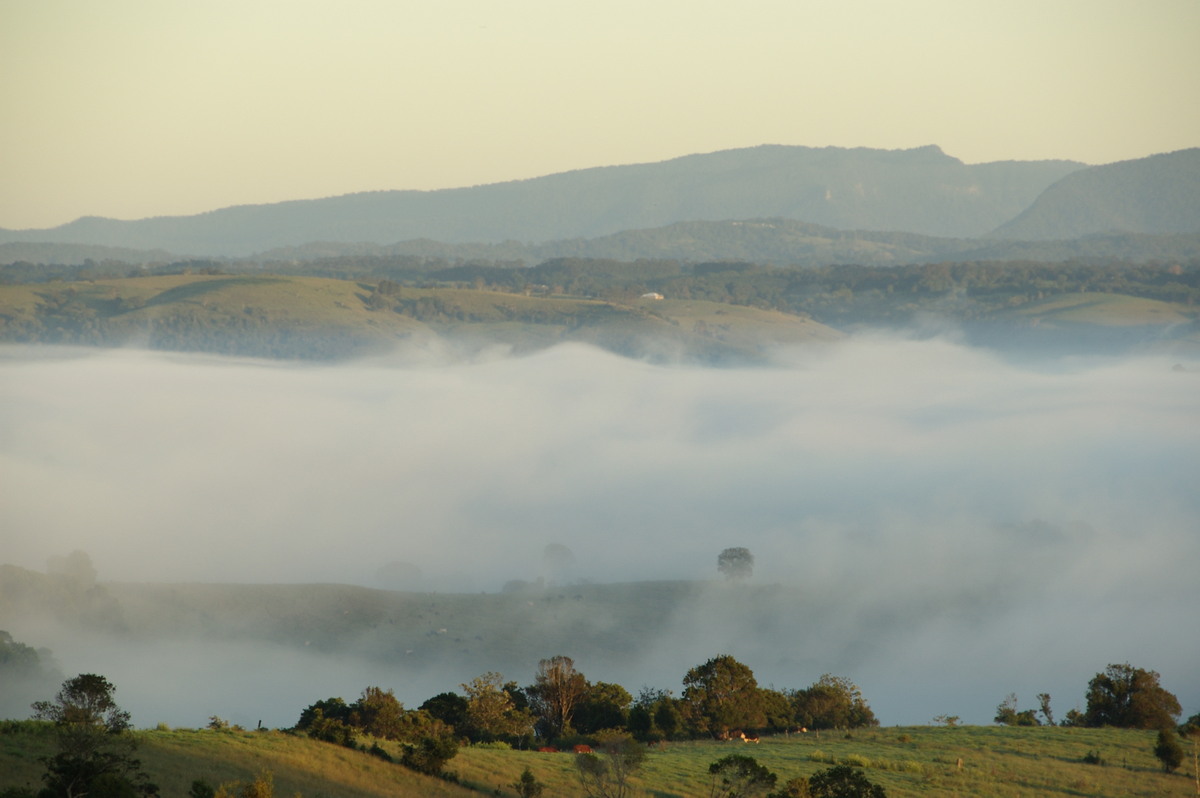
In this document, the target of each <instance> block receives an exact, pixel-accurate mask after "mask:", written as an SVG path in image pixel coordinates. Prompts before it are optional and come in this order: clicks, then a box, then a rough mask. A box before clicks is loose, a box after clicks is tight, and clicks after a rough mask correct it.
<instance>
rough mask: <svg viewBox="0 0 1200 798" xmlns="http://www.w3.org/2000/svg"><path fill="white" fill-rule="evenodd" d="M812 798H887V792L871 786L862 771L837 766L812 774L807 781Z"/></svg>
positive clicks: (877, 786)
mask: <svg viewBox="0 0 1200 798" xmlns="http://www.w3.org/2000/svg"><path fill="white" fill-rule="evenodd" d="M808 790H809V794H810V795H811V796H812V798H887V791H886V790H884V789H883V787H881V786H880V785H878V784H872V783H871V782H870V781H869V780H868V779H867V777H866V776H864V775H863V774H862V771H859V770H855V769H853V768H849V767H846V766H845V765H838V766H837V767H832V768H830V769H829V770H822V771H821V772H820V773H814V774H813V775H812V777H811V778H810V779H809V780H808Z"/></svg>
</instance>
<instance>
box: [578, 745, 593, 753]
mask: <svg viewBox="0 0 1200 798" xmlns="http://www.w3.org/2000/svg"><path fill="white" fill-rule="evenodd" d="M575 753H577V754H590V753H592V747H591V746H590V745H577V746H575Z"/></svg>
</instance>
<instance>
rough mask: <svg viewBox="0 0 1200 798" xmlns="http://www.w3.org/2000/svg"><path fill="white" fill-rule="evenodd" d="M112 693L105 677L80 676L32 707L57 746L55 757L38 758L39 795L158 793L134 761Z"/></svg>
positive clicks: (47, 797) (124, 716)
mask: <svg viewBox="0 0 1200 798" xmlns="http://www.w3.org/2000/svg"><path fill="white" fill-rule="evenodd" d="M114 692H116V688H115V687H113V685H112V684H111V683H110V682H109V681H108V679H105V678H104V677H103V676H97V675H95V674H91V673H83V674H80V675H79V676H76V677H75V678H73V679H68V680H67V681H65V682H63V685H62V689H61V690H59V691H58V695H56V696H55V697H54V699H53V700H52V701H38V702H37V703H35V704H34V705H33V711H34V717H35V718H37V719H39V720H48V721H51V722H52V723H53V724H54V727H55V732H56V737H57V743H58V753H57V754H55V755H54V756H52V757H46V758H45V759H43V760H42V762H43V764H45V766H46V773H45V774H44V775H43V776H42V779H43V781H45V782H46V788H45V789H44V790H42V792H41V793H40V795H41V796H43V797H44V798H74V796H81V795H85V794H88V793H92V794H96V795H137V794H138V793H141V794H142V795H147V796H151V795H158V787H157V786H156V785H154V784H151V783H150V782H149V780H148V778H147V776H146V774H145V773H143V772H142V770H141V763H140V762H139V761H138V760H136V759H134V758H133V752H134V750H135V749H136V747H137V745H136V743H135V742H134V739H133V737H132V736H131V735H130V734H129V728H130V723H129V713H128V712H126V711H124V710H123V709H121V708H120V707H119V706H117V702H116V701H114V700H113V693H114Z"/></svg>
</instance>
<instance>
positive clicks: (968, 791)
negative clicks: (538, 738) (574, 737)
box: [0, 723, 1195, 798]
mask: <svg viewBox="0 0 1200 798" xmlns="http://www.w3.org/2000/svg"><path fill="white" fill-rule="evenodd" d="M47 732H48V729H47V728H46V727H44V726H41V725H40V724H33V723H4V724H0V791H2V790H4V789H6V788H8V787H22V786H32V787H37V786H38V785H39V784H40V781H39V779H40V774H41V766H40V764H39V763H38V762H37V757H39V756H44V755H46V754H47V753H49V752H50V751H51V750H52V744H53V738H52V736H50V735H49V734H48V733H47ZM136 735H137V737H138V740H139V748H138V752H137V754H138V756H139V758H140V759H141V761H142V765H143V768H144V770H145V771H146V772H147V773H148V774H149V776H150V778H151V780H152V781H154V782H155V783H156V784H158V785H159V787H160V788H161V794H162V795H164V796H182V795H186V794H187V793H188V790H189V789H190V786H191V784H192V782H193V781H194V780H196V779H204V780H206V781H208V782H209V783H210V784H212V785H214V786H216V785H219V784H224V783H229V782H234V781H240V782H242V783H246V782H249V781H251V780H253V779H254V778H255V777H256V776H258V775H260V774H263V773H269V774H271V776H272V778H273V782H274V787H275V795H278V796H281V797H282V796H293V795H297V794H298V795H301V796H305V798H315V796H342V797H343V798H374V796H380V797H381V798H382V796H390V797H392V798H407V797H408V796H414V797H415V796H447V797H450V796H469V795H480V794H486V795H501V796H513V795H516V792H515V790H513V789H512V787H511V786H510V785H511V784H512V783H513V782H514V781H516V779H517V778H518V777H519V776H520V773H521V771H522V770H523V769H524V768H526V767H528V768H529V769H530V770H531V771H532V772H533V774H534V775H535V777H536V778H537V779H538V781H540V782H541V783H543V784H545V785H546V786H547V791H546V795H554V796H564V797H565V798H575V797H576V796H583V795H585V793H584V792H583V791H582V790H581V789H580V786H579V783H578V781H577V779H576V776H575V771H574V762H573V760H574V757H573V756H572V755H571V754H565V753H557V754H545V753H537V752H533V751H517V750H502V749H498V748H496V747H491V746H484V745H480V746H466V747H463V748H460V750H459V753H458V755H457V756H456V757H455V758H454V759H452V760H450V762H449V764H448V765H447V771H450V772H453V773H454V774H456V775H457V778H458V783H452V782H449V781H445V780H442V779H437V778H431V777H427V776H421V775H418V774H416V773H413V772H411V771H409V770H406V769H405V768H403V767H401V766H400V765H397V764H392V763H389V762H386V761H384V760H383V759H381V758H378V757H375V756H372V755H370V754H368V753H364V752H361V751H354V750H350V749H347V748H343V747H340V746H337V745H333V744H331V743H323V742H317V741H313V740H310V739H308V738H306V737H303V736H297V735H292V734H287V733H283V732H280V731H229V730H226V731H211V730H199V731H197V730H183V729H180V730H146V731H140V732H137V733H136ZM1154 738H1155V733H1154V732H1151V731H1133V730H1123V729H1074V728H1056V727H1041V728H1018V727H1003V728H1001V727H970V726H968V727H954V728H948V727H941V726H938V727H932V726H924V727H906V728H901V727H892V728H881V729H868V730H855V731H854V732H853V733H851V734H843V733H833V732H828V733H822V734H820V735H818V734H816V733H812V732H810V733H808V734H792V735H790V736H784V735H779V736H775V737H765V738H763V740H762V742H761V743H760V744H757V745H747V744H744V743H740V742H724V743H722V742H715V741H714V742H705V741H701V742H680V743H669V744H667V745H665V746H663V747H661V748H652V749H649V751H648V753H647V757H646V760H645V763H644V765H643V767H642V769H641V771H640V773H639V774H638V775H637V776H636V777H635V779H634V784H635V786H636V787H637V788H638V789H639V790H640V793H639V794H641V795H644V796H653V797H654V798H701V797H702V796H707V795H708V794H709V787H710V782H709V776H708V766H709V764H711V763H712V762H715V761H716V760H718V759H721V758H722V757H725V756H728V755H729V754H743V755H748V756H752V757H754V758H755V759H756V760H757V761H758V763H759V764H761V765H765V766H766V767H768V768H769V769H770V770H771V771H772V772H774V773H775V774H776V775H777V776H778V779H779V781H778V783H779V785H780V786H782V784H783V783H784V782H786V781H787V780H789V779H792V778H795V777H797V776H811V775H812V774H814V773H817V772H819V771H821V770H824V769H826V768H829V767H830V766H832V765H834V764H851V765H853V766H856V767H860V768H862V770H863V773H864V774H865V775H866V776H867V778H869V779H870V780H871V781H872V782H874V783H876V784H880V785H882V786H883V787H884V788H885V789H886V790H887V794H888V795H889V796H891V798H905V797H906V796H945V797H946V798H950V797H951V796H959V797H966V796H980V798H983V797H985V796H986V797H987V798H1005V797H1006V796H1012V797H1013V798H1015V797H1016V796H1078V795H1089V796H1167V795H1180V796H1182V795H1191V794H1194V790H1195V785H1194V783H1193V781H1192V778H1191V774H1190V773H1188V772H1187V769H1186V768H1183V769H1181V770H1180V771H1177V772H1176V773H1175V774H1166V773H1164V772H1163V771H1162V768H1161V766H1160V765H1159V763H1158V761H1157V760H1156V759H1155V758H1154V756H1153V753H1152V749H1153V746H1154ZM379 745H380V747H382V748H383V749H384V750H386V751H388V752H389V754H392V755H395V754H396V748H397V746H396V744H394V743H388V742H386V741H380V742H379ZM1089 755H1096V756H1098V757H1099V758H1100V760H1101V762H1102V764H1089V763H1088V762H1086V761H1085V758H1086V757H1089ZM960 762H961V766H960V765H959V763H960Z"/></svg>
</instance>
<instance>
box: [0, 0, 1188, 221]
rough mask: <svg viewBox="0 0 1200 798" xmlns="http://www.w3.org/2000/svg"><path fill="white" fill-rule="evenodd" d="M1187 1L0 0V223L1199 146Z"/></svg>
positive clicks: (1089, 156) (1091, 158) (1087, 156)
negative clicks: (806, 157) (848, 152)
mask: <svg viewBox="0 0 1200 798" xmlns="http://www.w3.org/2000/svg"><path fill="white" fill-rule="evenodd" d="M1197 98H1200V0H1139V1H1138V2H1133V1H1128V2H1126V1H1122V0H999V1H994V0H895V1H894V2H892V1H887V2H885V1H883V0H877V1H875V2H868V1H867V0H829V1H828V2H826V1H825V0H814V1H809V0H741V2H738V3H736V4H735V3H733V2H732V0H722V2H711V1H706V0H609V2H606V3H597V2H577V1H576V0H360V1H358V2H355V0H337V2H332V1H331V0H279V1H274V0H272V1H269V2H253V1H252V0H236V1H235V2H231V1H229V0H205V1H204V2H190V1H189V2H182V1H180V0H104V2H95V0H0V227H8V228H23V227H46V226H52V225H57V224H62V223H64V222H68V221H70V220H72V219H75V218H77V217H79V216H82V215H97V216H109V217H115V218H125V219H129V218H140V217H145V216H154V215H171V214H190V213H198V212H202V211H206V210H212V209H214V208H219V207H224V206H227V205H234V204H243V203H260V202H276V201H280V200H286V199H301V198H309V197H321V196H329V195H335V194H345V193H349V192H354V191H368V190H378V189H413V188H415V189H433V188H446V187H452V186H462V185H472V184H478V183H490V182H496V181H500V180H509V179H516V178H526V177H536V176H538V175H543V174H548V173H552V172H559V171H565V170H568V169H579V168H586V167H590V166H602V165H608V164H621V163H639V162H646V161H657V160H663V159H666V158H672V157H676V156H679V155H686V154H689V153H694V152H710V151H713V150H720V149H727V148H731V147H744V146H753V145H756V144H764V143H773V144H800V145H807V146H827V145H836V146H867V147H881V148H888V149H894V148H903V147H915V146H921V145H924V144H938V145H940V146H941V147H942V148H943V149H944V150H945V151H946V152H947V153H948V154H950V155H953V156H955V157H957V158H960V159H962V160H963V161H966V162H967V163H978V162H984V161H993V160H1005V159H1042V158H1071V159H1075V160H1081V161H1085V162H1088V163H1108V162H1111V161H1116V160H1124V159H1128V158H1139V157H1143V156H1146V155H1151V154H1154V153H1156V152H1165V151H1170V150H1177V149H1182V148H1185V147H1194V146H1198V145H1200V102H1197Z"/></svg>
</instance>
